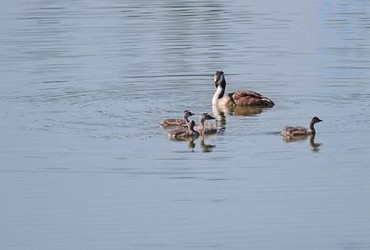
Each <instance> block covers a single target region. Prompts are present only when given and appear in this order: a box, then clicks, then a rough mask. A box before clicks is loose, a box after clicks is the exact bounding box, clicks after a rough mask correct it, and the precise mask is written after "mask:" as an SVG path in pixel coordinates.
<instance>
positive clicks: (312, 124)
mask: <svg viewBox="0 0 370 250" xmlns="http://www.w3.org/2000/svg"><path fill="white" fill-rule="evenodd" d="M310 131H311V133H312V134H315V133H316V131H315V122H314V121H311V123H310Z"/></svg>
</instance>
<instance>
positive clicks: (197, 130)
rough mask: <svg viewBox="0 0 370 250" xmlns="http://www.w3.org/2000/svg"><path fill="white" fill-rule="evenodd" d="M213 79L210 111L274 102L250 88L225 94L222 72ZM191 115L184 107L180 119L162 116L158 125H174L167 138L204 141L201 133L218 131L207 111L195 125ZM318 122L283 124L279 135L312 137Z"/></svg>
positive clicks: (217, 73) (314, 118)
mask: <svg viewBox="0 0 370 250" xmlns="http://www.w3.org/2000/svg"><path fill="white" fill-rule="evenodd" d="M213 79H214V85H215V87H216V91H215V93H214V95H213V98H212V107H213V108H212V109H213V110H225V109H227V110H229V108H232V109H233V111H234V112H235V109H236V110H238V108H239V109H244V108H247V109H248V110H249V109H251V108H258V109H259V110H262V109H264V108H272V107H273V106H274V105H275V103H274V102H273V101H272V100H271V99H270V98H268V97H266V96H264V95H262V94H260V93H258V92H255V91H252V90H238V91H235V92H231V93H228V94H226V95H225V90H226V79H225V74H224V72H223V71H216V73H215V74H214V76H213ZM242 111H244V110H242ZM245 112H246V111H245ZM260 112H261V111H260ZM192 115H194V113H192V112H191V111H190V110H185V111H184V112H183V119H176V118H175V119H165V120H163V121H162V122H161V123H160V124H161V126H162V127H164V128H174V127H175V128H176V129H175V130H172V131H170V132H169V133H168V138H169V139H171V140H180V141H185V140H187V141H192V140H194V139H196V138H198V137H199V136H201V137H202V138H203V143H204V136H205V135H212V134H217V132H219V130H220V128H219V124H217V120H216V124H205V121H206V120H215V117H213V116H211V115H209V114H208V113H202V114H201V115H200V117H199V124H196V123H195V122H194V121H193V120H191V121H189V117H190V116H192ZM321 121H322V120H321V119H320V118H318V117H317V116H315V117H313V118H312V120H311V122H310V125H309V128H305V127H302V126H295V127H293V126H286V127H285V128H284V129H283V130H282V131H281V133H280V134H281V136H282V137H283V139H284V140H286V141H294V140H296V139H297V140H298V139H302V138H303V139H304V138H307V137H308V136H310V135H311V136H314V135H315V134H316V131H315V127H314V125H315V124H316V123H318V122H321ZM185 128H186V129H185Z"/></svg>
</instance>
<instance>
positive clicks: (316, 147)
mask: <svg viewBox="0 0 370 250" xmlns="http://www.w3.org/2000/svg"><path fill="white" fill-rule="evenodd" d="M315 136H316V135H315V134H310V135H299V136H289V137H282V138H283V140H284V141H285V142H286V143H291V142H298V141H304V140H307V139H308V138H309V142H310V146H311V150H312V151H313V152H319V151H320V147H321V146H322V143H317V142H315Z"/></svg>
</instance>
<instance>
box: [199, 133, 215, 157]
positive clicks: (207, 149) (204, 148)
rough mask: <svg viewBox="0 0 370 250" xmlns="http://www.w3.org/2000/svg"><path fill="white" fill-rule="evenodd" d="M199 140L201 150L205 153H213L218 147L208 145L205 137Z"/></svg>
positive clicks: (202, 136)
mask: <svg viewBox="0 0 370 250" xmlns="http://www.w3.org/2000/svg"><path fill="white" fill-rule="evenodd" d="M199 139H200V148H201V150H202V152H203V153H209V152H212V150H213V148H215V147H216V145H214V144H206V143H205V139H206V136H205V135H200V137H199Z"/></svg>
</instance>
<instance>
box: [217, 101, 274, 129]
mask: <svg viewBox="0 0 370 250" xmlns="http://www.w3.org/2000/svg"><path fill="white" fill-rule="evenodd" d="M266 109H270V108H264V107H254V106H235V107H228V106H216V105H213V106H212V112H213V115H214V116H215V117H216V125H217V126H218V130H219V131H223V130H225V128H226V115H225V114H227V115H232V116H256V115H259V114H261V113H262V112H263V111H264V110H266Z"/></svg>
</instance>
